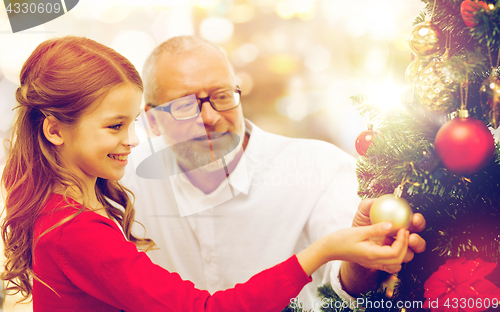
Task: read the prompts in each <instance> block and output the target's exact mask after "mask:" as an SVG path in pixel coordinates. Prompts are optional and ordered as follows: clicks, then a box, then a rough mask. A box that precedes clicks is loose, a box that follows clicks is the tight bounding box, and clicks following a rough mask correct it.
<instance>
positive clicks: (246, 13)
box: [229, 3, 255, 24]
mask: <svg viewBox="0 0 500 312" xmlns="http://www.w3.org/2000/svg"><path fill="white" fill-rule="evenodd" d="M254 16H255V8H254V6H253V5H251V4H249V3H243V4H238V5H235V6H234V7H233V9H232V10H231V11H230V12H229V19H230V20H231V21H232V22H233V23H236V24H239V23H246V22H248V21H250V20H252V18H253V17H254Z"/></svg>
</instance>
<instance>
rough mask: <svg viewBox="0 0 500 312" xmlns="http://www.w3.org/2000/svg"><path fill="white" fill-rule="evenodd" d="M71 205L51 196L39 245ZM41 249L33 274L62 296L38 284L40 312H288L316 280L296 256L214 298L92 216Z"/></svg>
mask: <svg viewBox="0 0 500 312" xmlns="http://www.w3.org/2000/svg"><path fill="white" fill-rule="evenodd" d="M68 200H70V202H71V203H73V204H74V205H75V206H76V207H79V204H78V203H76V202H75V201H72V200H71V199H68ZM66 206H67V204H66V202H65V201H64V199H63V197H62V195H57V194H53V195H51V197H50V198H49V201H48V202H47V204H46V205H45V206H44V209H43V213H42V215H41V216H40V217H39V218H38V219H37V221H36V223H35V228H34V242H36V241H37V239H38V237H39V236H40V234H41V233H43V232H44V231H45V230H47V229H48V228H50V227H51V226H53V225H54V224H56V223H57V222H59V221H60V220H62V219H64V218H65V217H67V216H69V215H71V214H73V213H74V212H75V209H74V208H71V207H66ZM34 246H35V248H34V261H33V269H34V272H35V274H36V275H37V276H38V277H39V278H40V279H41V280H42V281H43V282H45V283H46V284H47V285H49V286H50V287H51V288H52V289H53V290H55V291H56V292H57V295H56V294H55V293H54V292H53V291H52V290H50V289H49V288H48V287H47V286H45V285H43V284H42V283H40V282H39V281H37V280H36V279H35V280H34V281H33V310H34V312H44V311H50V312H58V311H68V312H69V311H71V312H79V311H86V312H89V311H92V312H100V311H106V312H107V311H110V312H111V311H117V312H118V311H120V310H125V311H127V312H134V311H137V312H149V311H151V312H159V311H173V312H179V311H182V312H188V311H196V312H200V311H214V312H222V311H253V312H255V311H281V310H282V309H284V308H285V307H286V306H287V304H288V303H289V302H290V298H294V297H296V296H297V295H298V293H299V292H300V290H301V289H302V287H304V285H305V284H307V283H308V282H310V281H311V279H310V278H309V277H308V276H307V275H306V273H305V272H304V270H303V269H302V267H301V266H300V264H299V263H298V261H297V257H296V256H292V257H290V258H289V259H288V260H286V261H284V262H282V263H280V264H278V265H276V266H274V267H272V268H270V269H267V270H265V271H263V272H261V273H259V274H257V275H255V276H253V277H252V278H250V280H248V281H247V282H246V283H243V284H237V285H236V286H235V287H234V288H232V289H228V290H224V291H218V292H216V293H214V294H213V295H210V293H209V292H208V291H206V290H199V289H196V288H195V287H194V284H193V283H192V282H190V281H184V280H182V279H181V277H180V276H179V274H177V273H170V272H168V271H167V270H165V269H163V268H161V267H160V266H157V265H155V264H153V263H152V262H151V260H150V259H149V258H148V256H147V255H146V254H145V253H144V252H139V251H137V248H136V246H135V244H134V243H131V242H129V241H127V240H126V239H125V237H124V235H123V233H122V232H121V230H120V229H119V227H118V225H117V224H116V223H115V222H114V221H112V220H109V219H107V218H105V217H103V216H101V215H99V214H97V213H95V212H92V211H84V212H82V213H81V214H79V215H78V216H77V217H76V218H74V219H73V220H71V221H69V222H66V223H64V224H63V225H61V226H58V227H56V228H55V229H53V230H51V231H50V232H48V233H47V234H45V235H43V236H42V237H41V238H40V240H38V242H36V244H35V245H34Z"/></svg>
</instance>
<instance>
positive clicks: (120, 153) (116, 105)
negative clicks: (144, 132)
mask: <svg viewBox="0 0 500 312" xmlns="http://www.w3.org/2000/svg"><path fill="white" fill-rule="evenodd" d="M141 98H142V92H141V91H140V90H139V89H137V88H136V87H135V86H133V85H131V84H129V83H126V84H123V85H120V86H118V87H116V88H114V89H113V90H112V91H110V92H109V93H108V94H107V95H105V97H104V99H103V100H102V101H101V102H100V103H99V104H92V106H91V107H90V109H89V111H88V112H86V113H84V114H83V116H82V117H81V119H80V121H79V122H78V123H77V124H76V126H74V127H72V128H69V127H68V129H66V130H65V131H64V133H65V138H64V144H62V146H60V153H59V155H60V157H61V162H62V165H63V166H64V167H65V168H66V169H69V170H70V171H71V172H72V173H73V174H76V175H77V176H78V177H79V178H80V179H82V180H83V181H84V182H85V184H87V185H91V186H92V187H93V184H92V183H95V180H96V178H97V177H100V178H104V179H108V180H119V179H121V178H122V177H123V175H124V173H125V165H126V164H127V156H128V154H130V151H131V149H132V147H135V146H137V145H138V144H139V138H138V137H137V135H136V134H135V130H134V122H135V119H136V118H137V117H138V115H139V112H140V105H141Z"/></svg>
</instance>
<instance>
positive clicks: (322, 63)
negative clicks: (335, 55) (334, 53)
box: [304, 44, 331, 72]
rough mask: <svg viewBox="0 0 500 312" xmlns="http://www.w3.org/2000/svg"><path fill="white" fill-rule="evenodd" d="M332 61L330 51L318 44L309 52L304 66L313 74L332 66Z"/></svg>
mask: <svg viewBox="0 0 500 312" xmlns="http://www.w3.org/2000/svg"><path fill="white" fill-rule="evenodd" d="M330 59H331V53H330V51H329V50H327V49H326V48H325V47H323V46H322V45H319V44H318V45H315V46H313V47H311V48H310V49H309V50H308V51H307V53H306V56H305V60H304V65H306V67H308V68H309V69H310V70H312V71H313V72H319V71H322V70H324V69H327V68H328V67H329V66H330Z"/></svg>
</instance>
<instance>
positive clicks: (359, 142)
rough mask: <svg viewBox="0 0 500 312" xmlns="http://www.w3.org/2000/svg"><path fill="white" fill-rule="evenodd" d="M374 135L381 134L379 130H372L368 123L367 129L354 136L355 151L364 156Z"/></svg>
mask: <svg viewBox="0 0 500 312" xmlns="http://www.w3.org/2000/svg"><path fill="white" fill-rule="evenodd" d="M376 135H381V133H380V131H377V130H373V126H372V125H368V130H366V131H363V132H361V133H360V134H359V135H358V137H357V138H356V152H358V154H359V155H361V156H365V155H366V152H367V151H368V148H369V147H370V145H371V144H372V143H373V138H374V137H375V136H376Z"/></svg>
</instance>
